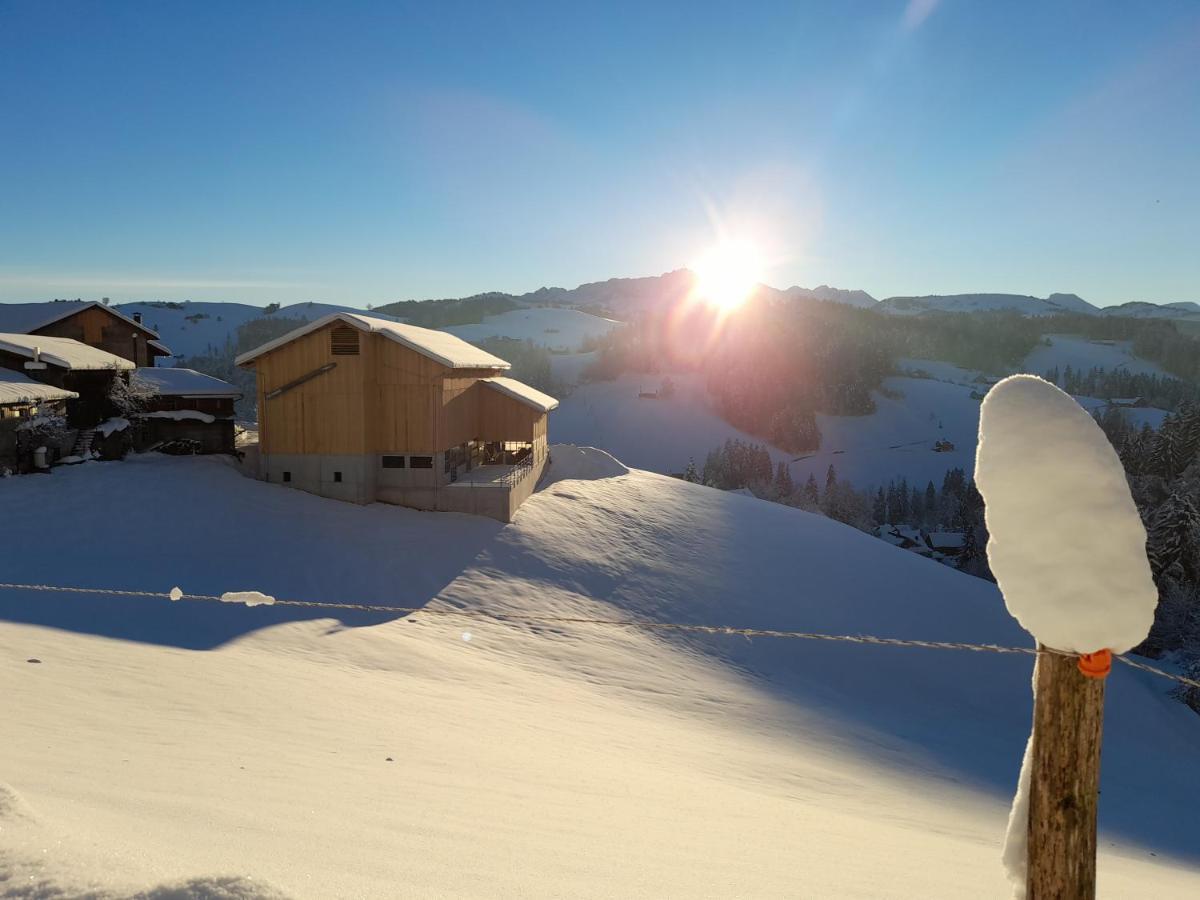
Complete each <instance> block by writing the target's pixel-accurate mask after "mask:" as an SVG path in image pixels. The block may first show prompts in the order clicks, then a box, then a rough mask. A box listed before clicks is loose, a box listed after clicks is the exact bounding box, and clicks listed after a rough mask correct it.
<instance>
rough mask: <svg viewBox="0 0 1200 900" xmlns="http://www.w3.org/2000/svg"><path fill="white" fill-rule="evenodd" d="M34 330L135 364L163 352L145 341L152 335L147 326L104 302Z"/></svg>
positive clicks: (146, 363)
mask: <svg viewBox="0 0 1200 900" xmlns="http://www.w3.org/2000/svg"><path fill="white" fill-rule="evenodd" d="M33 333H34V334H44V335H47V336H49V337H65V338H72V339H74V340H77V341H79V342H80V343H83V344H87V345H88V346H89V347H96V348H98V349H100V350H104V351H106V352H108V353H111V354H113V355H114V356H119V357H121V358H122V359H127V360H129V361H130V362H131V363H133V364H134V365H138V366H152V365H154V358H155V357H156V356H161V355H162V354H161V353H160V352H159V351H157V350H154V349H153V348H152V347H150V346H149V344H148V343H147V341H150V340H153V339H154V338H153V336H152V334H151V332H150V331H149V329H147V328H144V327H143V326H141V325H134V324H131V323H129V322H126V321H125V320H124V319H122V318H121V317H120V316H118V315H116V314H114V313H112V312H110V311H109V310H107V309H105V308H104V307H103V306H89V307H88V308H87V309H81V310H80V311H79V312H77V313H74V314H73V315H69V316H67V317H66V318H63V319H59V320H58V321H57V322H51V323H50V324H49V325H46V326H44V327H43V328H39V329H37V331H35V332H33Z"/></svg>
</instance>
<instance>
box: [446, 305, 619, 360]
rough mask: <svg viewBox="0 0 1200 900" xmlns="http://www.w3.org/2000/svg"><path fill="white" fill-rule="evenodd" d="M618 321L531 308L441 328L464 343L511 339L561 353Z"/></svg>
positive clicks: (513, 310) (565, 311) (548, 308)
mask: <svg viewBox="0 0 1200 900" xmlns="http://www.w3.org/2000/svg"><path fill="white" fill-rule="evenodd" d="M620 326H621V323H620V322H617V321H615V320H613V319H604V318H601V317H600V316H593V315H591V314H590V313H585V312H580V311H579V310H577V309H560V308H555V307H541V308H538V307H534V308H524V309H510V310H508V311H507V312H503V313H500V314H499V315H495V316H484V319H483V321H482V322H480V323H479V324H477V325H450V326H447V327H446V328H444V329H443V330H444V331H448V332H450V333H451V334H455V335H458V336H459V337H460V338H462V339H463V340H464V341H471V342H472V343H476V342H478V341H485V340H487V339H488V338H494V337H502V338H513V339H515V340H518V341H532V342H533V343H535V344H538V345H539V346H542V347H546V348H548V349H550V350H554V351H556V352H561V353H571V352H575V351H578V350H579V349H580V348H581V347H582V345H583V342H584V341H585V340H591V339H595V338H599V337H603V336H604V335H606V334H608V333H609V332H610V331H612V330H613V329H614V328H619V327H620Z"/></svg>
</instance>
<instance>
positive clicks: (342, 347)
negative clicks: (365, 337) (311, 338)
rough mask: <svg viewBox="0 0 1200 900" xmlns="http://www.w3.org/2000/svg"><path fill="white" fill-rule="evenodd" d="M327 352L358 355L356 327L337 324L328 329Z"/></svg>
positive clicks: (340, 354)
mask: <svg viewBox="0 0 1200 900" xmlns="http://www.w3.org/2000/svg"><path fill="white" fill-rule="evenodd" d="M329 352H330V353H332V354H333V355H334V356H358V329H356V328H351V327H350V326H349V325H339V326H338V327H337V328H334V329H333V330H332V331H330V332H329Z"/></svg>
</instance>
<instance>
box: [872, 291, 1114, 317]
mask: <svg viewBox="0 0 1200 900" xmlns="http://www.w3.org/2000/svg"><path fill="white" fill-rule="evenodd" d="M879 308H880V309H881V310H882V311H883V312H887V313H891V314H893V315H921V314H922V313H927V312H978V311H989V310H1015V311H1017V312H1019V313H1021V314H1022V315H1026V316H1052V315H1056V314H1059V313H1063V312H1077V313H1084V314H1088V315H1093V314H1099V313H1100V310H1099V309H1098V308H1097V307H1095V306H1093V305H1092V304H1090V303H1088V302H1087V301H1086V300H1083V299H1082V298H1080V297H1078V296H1077V295H1075V294H1051V295H1050V296H1049V297H1046V298H1045V299H1043V298H1041V297H1030V296H1027V295H1024V294H946V295H936V294H935V295H928V296H924V297H888V298H887V299H886V300H882V301H880V303H879Z"/></svg>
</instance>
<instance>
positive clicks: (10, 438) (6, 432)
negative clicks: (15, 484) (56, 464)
mask: <svg viewBox="0 0 1200 900" xmlns="http://www.w3.org/2000/svg"><path fill="white" fill-rule="evenodd" d="M78 396H79V395H78V394H76V393H75V392H74V391H67V390H63V389H62V388H57V387H54V386H53V385H49V384H42V383H41V382H39V381H34V380H33V379H32V378H30V377H29V376H28V375H25V374H24V373H22V372H15V371H13V370H11V369H0V472H13V471H16V472H23V471H28V470H30V469H31V468H34V458H35V451H37V449H38V447H40V446H44V444H45V441H44V440H43V435H42V434H41V429H40V428H39V424H40V422H42V421H43V420H46V419H48V418H53V417H56V416H62V415H63V414H65V412H66V402H67V401H68V400H74V399H76V398H77V397H78ZM41 462H42V464H43V465H47V464H48V463H49V460H48V459H47V458H46V457H45V456H43V457H42V460H41Z"/></svg>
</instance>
